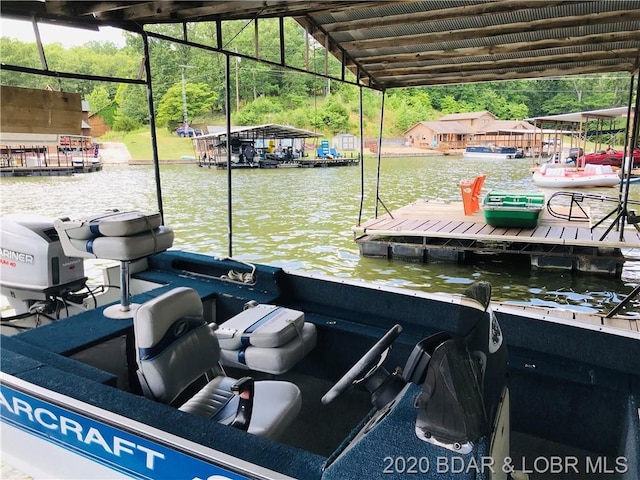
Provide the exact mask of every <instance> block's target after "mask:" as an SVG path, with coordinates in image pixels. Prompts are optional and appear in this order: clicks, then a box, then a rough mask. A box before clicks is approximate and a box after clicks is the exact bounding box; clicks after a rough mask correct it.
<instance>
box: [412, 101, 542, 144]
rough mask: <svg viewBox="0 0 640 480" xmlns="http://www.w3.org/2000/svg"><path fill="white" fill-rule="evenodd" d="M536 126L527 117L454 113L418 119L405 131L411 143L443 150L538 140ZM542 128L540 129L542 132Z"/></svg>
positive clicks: (485, 112) (484, 113)
mask: <svg viewBox="0 0 640 480" xmlns="http://www.w3.org/2000/svg"><path fill="white" fill-rule="evenodd" d="M535 130H536V129H535V127H534V126H533V125H531V124H530V123H528V122H526V121H524V120H498V118H497V117H496V116H495V115H494V114H493V113H491V112H489V111H486V110H485V111H482V112H468V113H454V114H449V115H444V116H443V117H441V118H440V119H439V120H437V121H433V122H418V123H416V124H415V125H414V126H412V127H411V128H409V129H408V130H407V131H406V132H404V133H403V136H404V137H405V140H406V143H407V144H408V145H411V146H414V147H417V148H425V149H433V150H440V151H450V150H464V149H465V148H466V147H467V145H489V144H491V145H502V146H515V147H517V148H522V149H523V150H526V149H527V148H531V146H532V145H533V143H534V136H535ZM539 133H540V131H538V134H539Z"/></svg>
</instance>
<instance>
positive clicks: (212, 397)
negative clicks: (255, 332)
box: [133, 287, 302, 438]
mask: <svg viewBox="0 0 640 480" xmlns="http://www.w3.org/2000/svg"><path fill="white" fill-rule="evenodd" d="M202 315H203V307H202V301H201V300H200V297H199V296H198V294H197V292H196V291H195V290H192V289H190V288H185V287H179V288H175V289H173V290H171V291H169V292H166V293H164V294H162V295H160V296H158V297H156V298H155V299H153V300H150V301H148V302H146V303H144V304H143V305H142V306H141V307H140V308H139V309H138V310H137V311H136V314H135V317H134V320H133V326H134V334H135V347H136V357H137V363H138V376H139V378H140V383H141V385H142V388H143V390H144V391H145V394H146V395H147V396H148V397H150V398H152V399H155V400H157V401H159V402H163V403H167V404H174V403H175V402H176V399H178V398H179V397H180V396H181V394H184V392H185V390H187V388H188V387H190V386H192V384H194V382H195V381H196V380H198V379H201V378H202V377H203V375H206V377H207V380H208V381H207V382H206V384H205V385H204V386H203V387H201V388H200V389H199V390H198V391H197V393H195V394H194V395H192V396H191V397H190V398H189V399H188V400H186V401H185V402H184V403H183V404H182V405H181V406H179V409H180V410H182V411H185V412H189V413H192V414H194V415H199V416H202V417H205V418H208V419H211V420H212V421H216V422H220V423H223V424H230V423H231V422H232V421H233V420H234V418H235V417H236V413H237V411H238V401H239V396H238V395H234V394H233V393H232V392H231V386H232V385H233V384H234V383H235V382H236V380H235V379H233V378H230V377H227V376H225V375H224V372H223V371H222V368H221V367H220V364H219V358H220V345H219V343H218V337H217V336H216V334H215V329H216V326H215V324H208V323H207V322H206V321H205V320H204V319H203V316H202ZM301 405H302V400H301V395H300V390H299V389H298V387H297V386H296V385H294V384H292V383H289V382H280V381H271V380H269V381H258V382H255V391H254V397H253V410H252V415H251V419H250V422H249V425H248V429H247V431H248V432H249V433H252V434H255V435H260V436H265V437H269V438H277V437H278V435H279V434H280V433H281V432H282V431H283V430H284V429H285V428H286V427H287V426H288V425H289V424H290V423H291V421H292V420H293V419H294V418H295V417H296V415H297V414H298V412H299V411H300V408H301Z"/></svg>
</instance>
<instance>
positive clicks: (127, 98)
mask: <svg viewBox="0 0 640 480" xmlns="http://www.w3.org/2000/svg"><path fill="white" fill-rule="evenodd" d="M116 103H117V104H118V109H117V110H116V113H115V115H114V123H113V128H114V130H120V131H124V132H128V131H131V130H134V129H136V128H138V127H140V126H141V125H145V124H148V123H149V109H148V107H147V96H146V89H145V88H144V87H143V86H140V85H131V84H126V85H120V87H119V88H118V92H117V94H116Z"/></svg>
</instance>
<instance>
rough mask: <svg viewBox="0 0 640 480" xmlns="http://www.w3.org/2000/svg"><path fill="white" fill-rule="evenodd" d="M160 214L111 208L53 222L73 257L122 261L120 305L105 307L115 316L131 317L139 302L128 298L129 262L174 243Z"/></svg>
mask: <svg viewBox="0 0 640 480" xmlns="http://www.w3.org/2000/svg"><path fill="white" fill-rule="evenodd" d="M161 222H162V218H161V217H160V214H159V213H146V212H139V211H130V212H118V211H111V212H107V213H102V214H99V215H91V216H87V217H83V218H80V219H78V220H71V219H69V218H60V219H57V220H56V221H55V222H54V227H55V229H56V231H57V232H58V236H59V238H60V244H61V245H62V249H63V250H64V253H65V254H66V255H68V256H70V257H81V258H103V259H107V260H117V261H119V262H120V286H121V293H120V305H114V306H112V307H109V308H107V309H105V312H104V314H105V315H106V316H109V317H113V318H130V317H132V316H133V311H134V310H135V308H136V307H137V305H131V303H130V300H129V297H130V295H129V282H130V275H129V262H131V261H133V260H138V259H140V258H144V257H147V256H149V255H152V254H154V253H158V252H162V251H164V250H166V249H167V248H169V247H171V246H172V245H173V231H172V230H171V229H170V228H168V227H165V226H163V225H161Z"/></svg>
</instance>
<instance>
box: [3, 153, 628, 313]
mask: <svg viewBox="0 0 640 480" xmlns="http://www.w3.org/2000/svg"><path fill="white" fill-rule="evenodd" d="M364 167H365V181H364V185H365V202H364V210H363V215H362V220H363V221H365V220H367V219H369V218H372V217H373V216H374V212H375V208H376V205H375V202H374V200H373V199H374V197H375V185H376V160H374V159H371V160H367V161H366V162H365V166H364ZM530 167H531V165H530V161H529V160H514V161H509V162H497V161H490V160H469V159H462V158H454V157H430V158H396V159H382V169H381V174H380V199H381V200H382V202H383V203H384V205H385V206H386V207H387V208H389V209H395V208H399V207H401V206H403V205H406V204H408V203H410V202H412V201H414V200H416V199H431V200H435V199H442V200H447V199H449V200H456V201H459V200H460V188H459V182H460V180H462V179H466V178H474V177H475V176H477V175H478V174H480V173H487V174H488V178H487V180H486V182H485V186H484V189H483V191H484V192H487V191H488V190H490V189H492V188H501V189H537V188H536V187H535V186H534V185H533V183H532V182H531V180H530V171H529V169H530ZM232 177H233V181H232V189H233V198H234V201H233V204H232V209H233V226H232V229H233V232H232V239H233V254H234V256H237V257H239V258H242V259H244V260H248V261H255V262H260V263H268V264H271V265H276V266H281V267H285V268H291V269H300V270H305V271H308V272H315V273H323V274H329V275H334V276H339V277H343V278H355V279H363V280H367V281H372V282H377V283H381V284H387V285H393V286H398V287H407V288H413V289H418V290H423V291H429V292H445V293H450V292H455V293H459V292H461V291H462V290H463V289H464V288H465V286H466V285H467V284H469V283H471V282H473V281H476V280H488V281H490V282H491V283H492V285H493V291H494V298H495V299H499V300H508V301H513V302H518V303H523V304H536V305H551V306H563V307H566V308H571V309H575V310H581V311H600V312H602V311H608V310H610V309H611V308H612V307H613V306H615V305H616V304H617V303H618V302H619V301H620V300H621V298H624V295H626V294H627V293H628V292H630V291H631V289H632V288H633V287H634V286H635V284H637V283H638V281H639V279H640V253H638V252H640V249H637V250H634V251H632V252H631V253H632V254H634V255H635V259H636V261H630V262H627V263H626V264H625V268H624V272H623V277H622V280H612V279H603V278H602V277H594V276H588V275H580V276H575V275H571V274H570V273H549V272H536V271H530V269H529V265H528V263H527V264H517V263H515V264H514V263H513V262H504V261H498V260H496V259H494V258H491V257H489V258H487V259H486V260H483V261H481V262H479V263H476V264H473V265H458V264H453V263H450V262H433V263H429V264H422V263H411V262H402V261H398V260H393V261H390V260H386V259H371V258H362V257H360V255H359V252H358V248H357V246H356V244H355V242H354V238H353V233H352V226H353V225H354V224H355V223H356V222H357V220H358V214H359V205H360V183H361V182H360V168H359V167H343V168H325V169H322V168H314V169H282V170H275V169H274V170H244V171H242V170H237V171H236V170H234V171H233V176H232ZM161 179H162V189H163V193H164V209H165V217H166V223H167V224H168V225H170V226H172V227H173V228H174V230H175V232H176V240H175V246H176V247H179V248H184V249H189V250H193V251H197V252H201V253H206V254H215V255H226V254H227V253H228V246H227V245H228V239H229V229H228V226H227V224H228V212H227V173H226V171H220V170H214V169H208V168H198V167H196V166H195V165H163V166H162V168H161ZM1 185H2V196H1V203H0V213H2V214H6V213H22V212H30V213H34V212H35V213H40V214H43V215H50V216H64V215H72V216H75V215H84V214H87V213H93V212H100V211H103V210H105V209H107V208H119V209H142V210H155V209H157V204H156V200H155V183H154V180H153V172H152V167H151V166H131V167H127V166H116V165H107V166H106V167H105V169H104V170H103V171H101V172H96V173H91V174H86V175H76V176H73V177H31V178H2V180H1ZM590 192H592V193H598V194H602V195H608V196H617V189H616V188H607V189H593V190H590ZM548 193H549V194H550V193H552V192H548ZM630 198H632V199H635V200H640V186H634V187H632V192H631V195H630ZM378 207H379V208H378V212H379V213H383V212H384V209H383V208H382V206H381V204H379V206H378ZM611 208H613V205H608V204H604V203H601V202H598V203H596V204H594V205H593V206H592V211H593V212H594V215H595V216H596V217H598V216H604V215H605V214H606V213H608V212H609V210H610V209H611ZM633 309H634V310H638V311H640V302H639V301H636V302H635V303H634V305H633Z"/></svg>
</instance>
